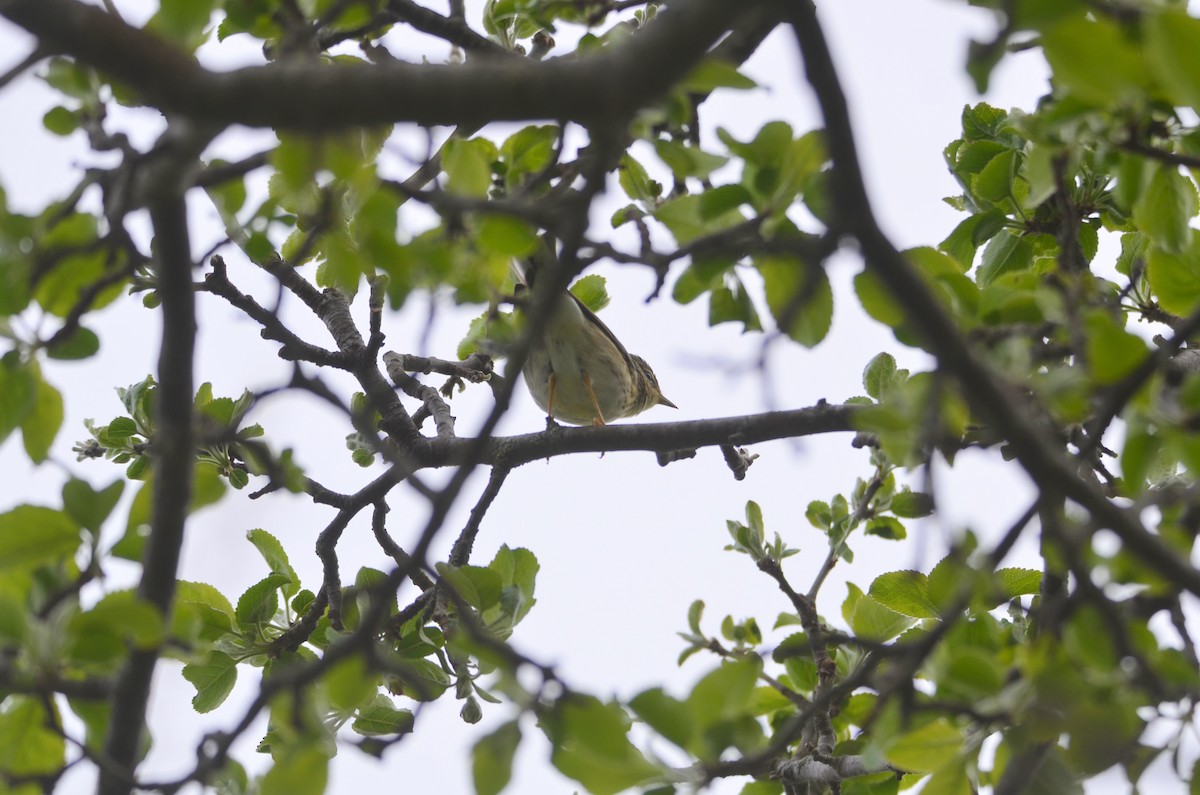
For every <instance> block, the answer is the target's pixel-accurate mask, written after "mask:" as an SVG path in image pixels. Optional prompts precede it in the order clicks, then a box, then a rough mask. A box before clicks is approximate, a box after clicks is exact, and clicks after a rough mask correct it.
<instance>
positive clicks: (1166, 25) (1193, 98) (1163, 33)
mask: <svg viewBox="0 0 1200 795" xmlns="http://www.w3.org/2000/svg"><path fill="white" fill-rule="evenodd" d="M1142 31H1143V33H1144V35H1145V37H1146V38H1145V41H1144V43H1143V45H1142V48H1141V53H1142V55H1143V56H1144V57H1145V58H1146V62H1147V64H1149V66H1150V69H1151V70H1152V71H1153V72H1154V76H1155V78H1156V79H1157V80H1158V81H1159V82H1160V83H1162V84H1163V85H1164V86H1166V87H1167V89H1168V90H1169V91H1170V92H1171V95H1172V98H1173V99H1174V100H1175V104H1176V105H1191V106H1192V107H1194V108H1195V107H1200V20H1198V19H1196V18H1195V17H1193V16H1191V15H1189V14H1188V13H1187V11H1186V10H1185V9H1182V8H1180V9H1178V10H1176V9H1171V8H1167V7H1162V8H1157V9H1155V13H1149V14H1146V15H1145V17H1144V19H1143V21H1142Z"/></svg>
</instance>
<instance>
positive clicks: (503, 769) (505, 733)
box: [471, 720, 521, 795]
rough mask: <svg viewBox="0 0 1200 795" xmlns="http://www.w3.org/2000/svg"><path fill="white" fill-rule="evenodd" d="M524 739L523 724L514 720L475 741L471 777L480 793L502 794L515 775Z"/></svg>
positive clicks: (484, 794)
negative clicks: (517, 755)
mask: <svg viewBox="0 0 1200 795" xmlns="http://www.w3.org/2000/svg"><path fill="white" fill-rule="evenodd" d="M520 743H521V727H520V725H519V724H518V723H517V722H516V721H515V720H514V721H509V722H508V723H504V724H501V725H500V727H499V728H498V729H496V730H495V731H493V732H492V733H491V734H489V735H487V736H485V737H483V738H481V739H480V740H479V742H477V743H475V748H474V749H473V750H472V752H471V777H472V779H473V780H474V782H475V793H476V795H499V793H500V792H501V791H503V790H504V788H505V787H507V786H508V782H509V781H510V780H511V779H512V764H513V756H514V755H515V754H516V753H517V746H518V745H520Z"/></svg>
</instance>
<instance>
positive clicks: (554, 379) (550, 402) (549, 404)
mask: <svg viewBox="0 0 1200 795" xmlns="http://www.w3.org/2000/svg"><path fill="white" fill-rule="evenodd" d="M557 383H558V376H557V375H555V374H554V373H550V378H549V379H547V384H548V385H549V387H550V395H549V397H547V398H546V419H548V420H553V419H554V385H555V384H557Z"/></svg>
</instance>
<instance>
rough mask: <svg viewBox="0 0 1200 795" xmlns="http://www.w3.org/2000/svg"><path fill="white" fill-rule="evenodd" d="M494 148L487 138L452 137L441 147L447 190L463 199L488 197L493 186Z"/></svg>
mask: <svg viewBox="0 0 1200 795" xmlns="http://www.w3.org/2000/svg"><path fill="white" fill-rule="evenodd" d="M495 148H496V147H495V145H494V144H493V143H492V142H491V141H488V140H486V139H482V138H472V139H470V140H463V139H461V138H451V139H450V140H448V141H446V144H445V146H443V147H442V168H443V169H444V170H445V172H446V187H447V189H449V190H450V192H452V193H458V194H460V195H464V196H477V197H481V198H482V197H484V196H487V192H488V188H490V187H491V186H492V162H493V161H494V160H495V159H496V153H495V151H494V150H495Z"/></svg>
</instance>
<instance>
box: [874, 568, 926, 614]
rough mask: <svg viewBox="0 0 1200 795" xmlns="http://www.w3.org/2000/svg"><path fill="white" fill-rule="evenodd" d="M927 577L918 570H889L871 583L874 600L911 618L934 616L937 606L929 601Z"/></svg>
mask: <svg viewBox="0 0 1200 795" xmlns="http://www.w3.org/2000/svg"><path fill="white" fill-rule="evenodd" d="M928 592H929V584H928V579H927V578H926V577H925V575H924V574H922V573H921V572H919V571H890V572H888V573H886V574H881V575H879V576H878V577H876V578H875V580H874V582H872V583H871V588H870V594H871V597H872V598H874V599H875V601H877V602H879V603H880V604H881V605H884V606H885V607H888V608H890V609H892V610H894V611H896V612H897V613H901V614H903V615H906V616H911V617H912V618H936V617H937V614H938V613H937V608H936V606H935V605H934V604H933V603H932V602H930V601H929V595H928Z"/></svg>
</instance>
